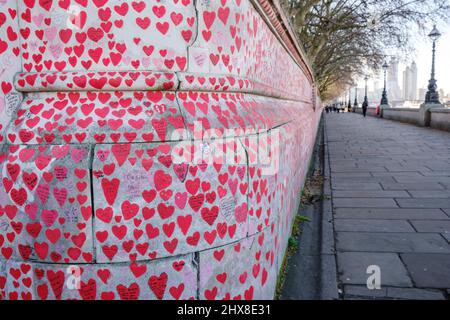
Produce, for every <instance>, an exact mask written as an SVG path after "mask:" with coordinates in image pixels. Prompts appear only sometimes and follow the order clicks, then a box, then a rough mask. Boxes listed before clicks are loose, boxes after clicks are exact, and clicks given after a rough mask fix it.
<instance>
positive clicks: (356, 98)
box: [353, 86, 358, 109]
mask: <svg viewBox="0 0 450 320" xmlns="http://www.w3.org/2000/svg"><path fill="white" fill-rule="evenodd" d="M353 107H355V109H356V108H358V86H356V87H355V102H354V103H353Z"/></svg>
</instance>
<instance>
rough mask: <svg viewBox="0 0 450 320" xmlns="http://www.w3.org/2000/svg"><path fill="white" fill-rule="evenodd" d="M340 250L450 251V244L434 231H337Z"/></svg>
mask: <svg viewBox="0 0 450 320" xmlns="http://www.w3.org/2000/svg"><path fill="white" fill-rule="evenodd" d="M336 237H337V249H338V251H367V252H404V253H406V252H421V253H422V252H426V253H450V244H449V243H448V242H447V241H445V240H444V239H443V238H442V237H441V236H440V235H439V234H433V233H378V232H336Z"/></svg>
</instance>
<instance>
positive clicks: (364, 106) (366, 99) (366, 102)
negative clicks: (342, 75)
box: [362, 76, 369, 108]
mask: <svg viewBox="0 0 450 320" xmlns="http://www.w3.org/2000/svg"><path fill="white" fill-rule="evenodd" d="M364 80H365V81H366V88H365V93H364V102H363V104H362V106H363V108H367V107H368V106H369V99H368V98H367V81H369V76H365V77H364Z"/></svg>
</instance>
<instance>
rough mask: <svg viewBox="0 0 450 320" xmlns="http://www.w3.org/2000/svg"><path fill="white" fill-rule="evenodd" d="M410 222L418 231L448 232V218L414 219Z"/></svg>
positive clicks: (449, 232)
mask: <svg viewBox="0 0 450 320" xmlns="http://www.w3.org/2000/svg"><path fill="white" fill-rule="evenodd" d="M411 224H412V225H413V226H414V228H415V229H416V230H417V231H418V232H438V233H444V234H450V219H448V220H433V221H428V220H416V221H411Z"/></svg>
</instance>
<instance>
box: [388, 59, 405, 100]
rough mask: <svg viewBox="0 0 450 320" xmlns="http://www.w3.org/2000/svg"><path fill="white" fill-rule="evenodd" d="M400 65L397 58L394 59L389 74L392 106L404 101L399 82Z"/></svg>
mask: <svg viewBox="0 0 450 320" xmlns="http://www.w3.org/2000/svg"><path fill="white" fill-rule="evenodd" d="M398 65H399V62H398V59H397V58H396V57H392V58H391V62H390V63H389V69H388V72H387V90H388V99H389V102H390V103H391V104H392V103H395V102H396V101H401V100H403V94H402V92H401V89H400V85H399V80H398Z"/></svg>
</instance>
